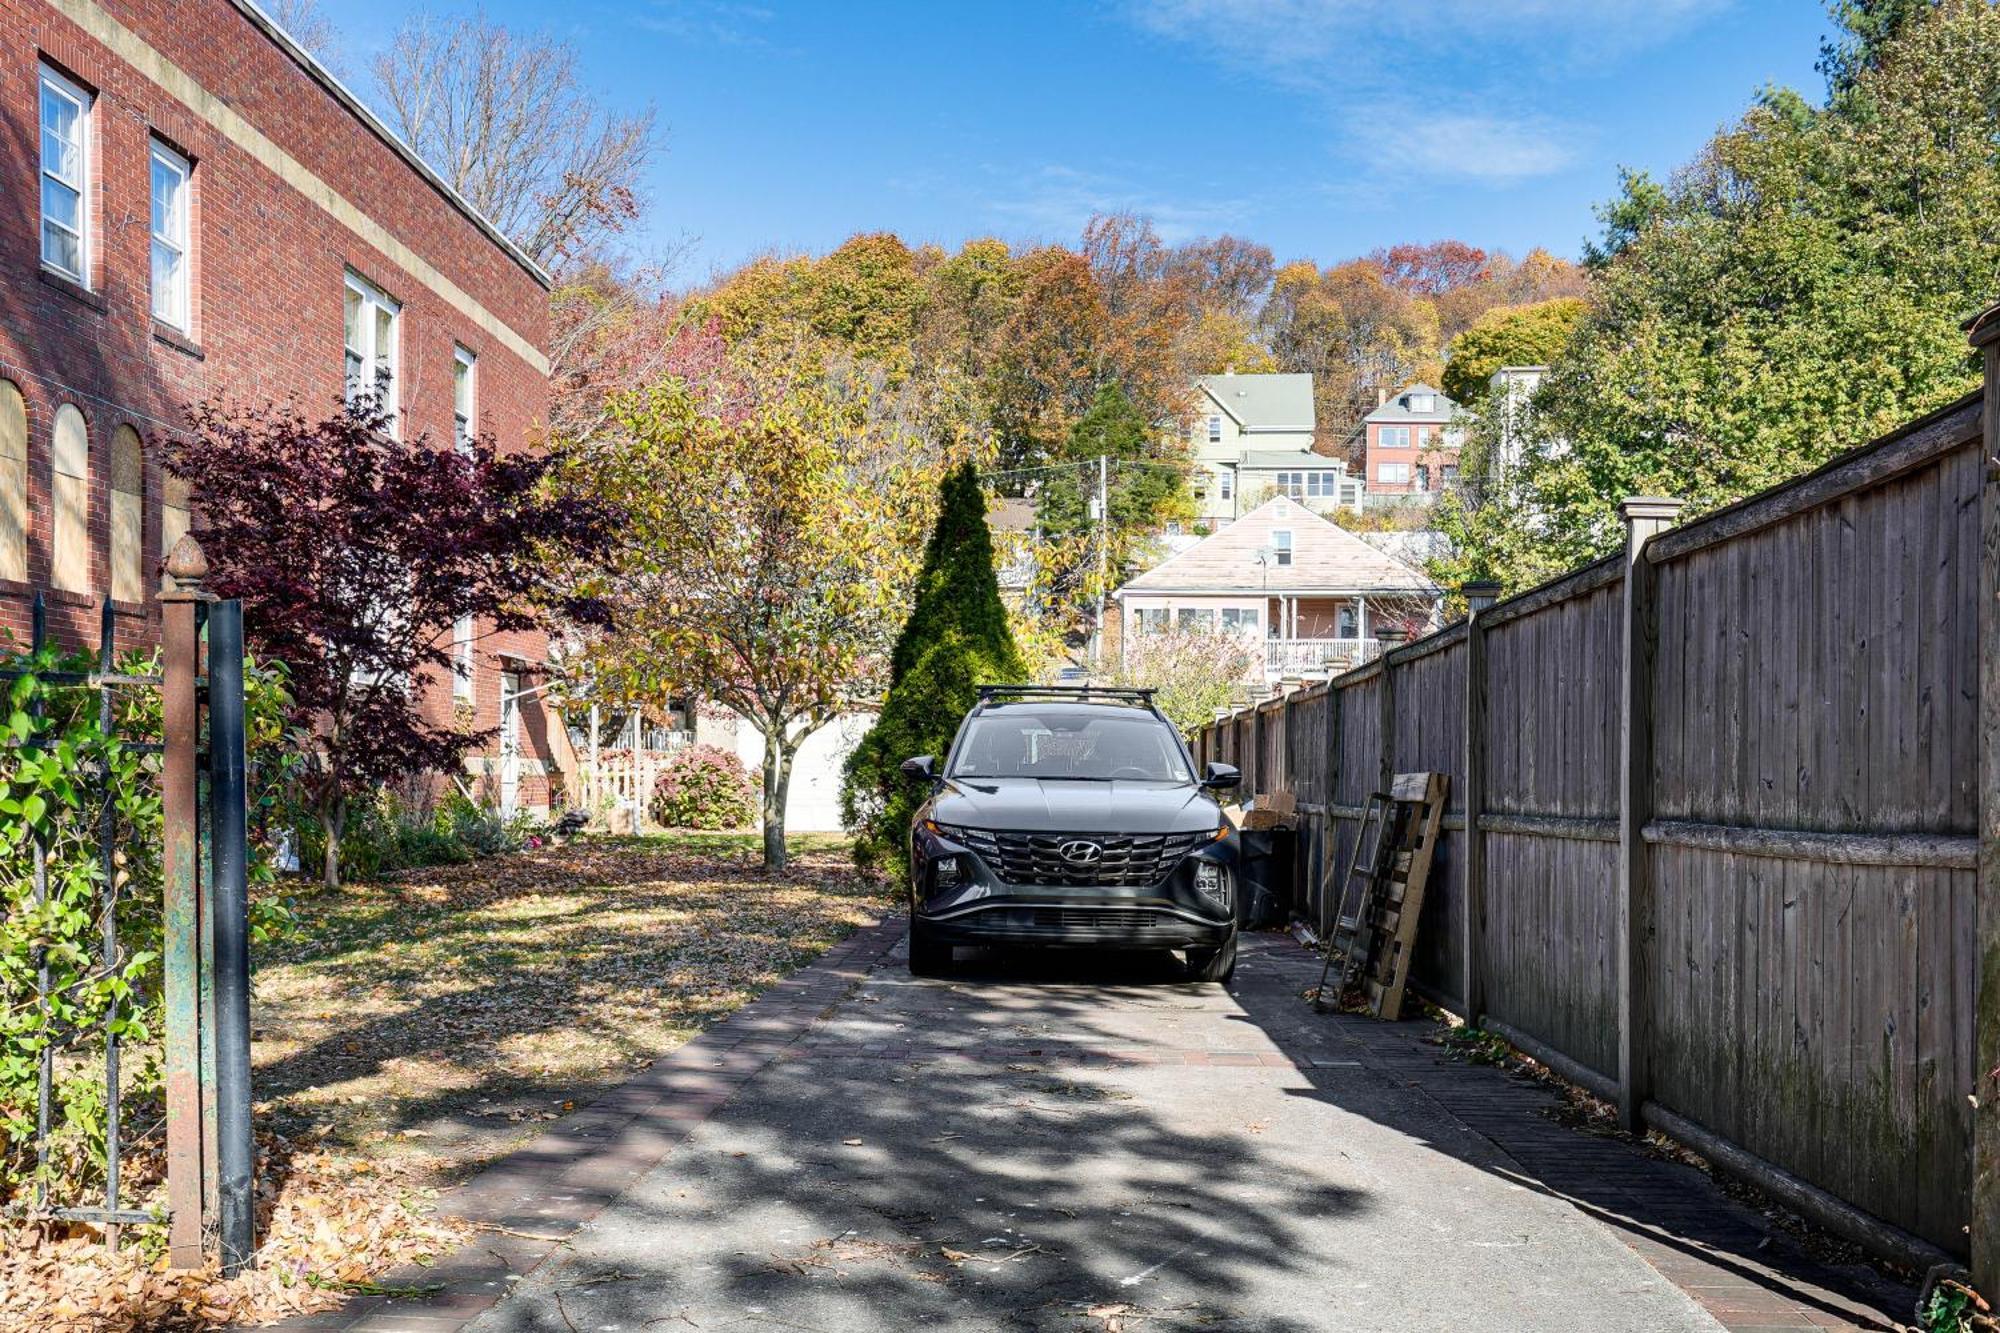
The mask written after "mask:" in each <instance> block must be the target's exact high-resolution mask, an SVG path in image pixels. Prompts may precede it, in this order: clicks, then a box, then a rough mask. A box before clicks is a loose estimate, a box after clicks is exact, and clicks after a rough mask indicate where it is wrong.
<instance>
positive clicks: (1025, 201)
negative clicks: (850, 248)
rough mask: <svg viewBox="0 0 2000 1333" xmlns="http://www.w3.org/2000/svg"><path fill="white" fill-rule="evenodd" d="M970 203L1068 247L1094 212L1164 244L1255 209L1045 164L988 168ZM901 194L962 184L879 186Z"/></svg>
mask: <svg viewBox="0 0 2000 1333" xmlns="http://www.w3.org/2000/svg"><path fill="white" fill-rule="evenodd" d="M982 174H983V176H984V177H985V183H984V184H983V185H981V186H979V187H977V188H976V191H975V202H976V204H977V207H978V211H979V212H980V213H981V214H982V215H985V216H990V217H993V218H996V219H1005V220H1007V221H1009V222H1011V223H1013V224H1014V225H1015V226H1016V227H1018V228H1019V229H1020V231H1021V233H1022V234H1024V235H1025V236H1027V237H1029V238H1033V239H1049V240H1062V241H1073V240H1074V239H1075V238H1076V237H1077V236H1078V235H1080V234H1081V233H1082V231H1083V226H1084V224H1085V223H1086V222H1088V221H1089V220H1090V219H1091V218H1092V217H1093V216H1094V215H1096V214H1099V213H1136V214H1138V215H1139V216H1141V217H1144V218H1148V219H1150V220H1151V221H1152V224H1153V229H1154V230H1155V231H1157V232H1158V233H1159V234H1160V239H1161V240H1163V241H1165V242H1167V244H1169V245H1175V244H1178V243H1180V242H1182V241H1187V240H1192V239H1194V238H1195V237H1197V236H1204V235H1213V234H1215V233H1217V232H1222V231H1231V230H1236V231H1241V230H1244V229H1245V228H1246V227H1247V226H1248V225H1249V222H1248V219H1250V218H1252V217H1254V216H1255V215H1256V214H1257V213H1258V212H1259V211H1260V210H1259V206H1258V205H1257V203H1256V201H1255V200H1253V199H1249V198H1245V197H1241V196H1233V195H1230V194H1227V193H1226V192H1225V191H1224V190H1223V189H1222V188H1221V187H1217V186H1212V185H1209V186H1191V187H1190V190H1191V194H1190V197H1188V198H1174V197H1170V196H1163V195H1161V194H1159V193H1158V192H1157V191H1155V190H1149V189H1147V188H1145V187H1142V186H1140V185H1138V184H1137V183H1135V182H1134V181H1132V180H1130V179H1128V178H1126V177H1123V176H1119V175H1115V174H1112V173H1110V172H1106V171H1085V170H1082V169H1080V168H1077V167H1071V166H1066V165H1063V164H1060V163H1049V164H1045V165H1043V166H1040V167H1037V168H1034V169H1033V170H1030V171H1027V172H1025V173H1021V172H1013V171H1008V170H1006V169H1003V168H1001V167H999V166H996V165H988V166H986V167H985V168H984V169H983V172H982ZM886 183H887V184H888V185H890V186H891V187H892V188H895V189H899V190H903V191H905V192H908V193H917V194H933V193H936V192H937V191H939V190H941V189H952V188H954V187H957V186H960V185H961V184H962V178H956V177H955V178H953V179H950V180H944V179H939V180H928V179H921V178H910V177H904V178H898V179H895V180H891V181H889V182H886Z"/></svg>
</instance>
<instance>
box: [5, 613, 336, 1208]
mask: <svg viewBox="0 0 2000 1333" xmlns="http://www.w3.org/2000/svg"><path fill="white" fill-rule="evenodd" d="M157 666H158V663H157V658H156V657H154V656H153V655H150V654H148V655H143V656H133V657H128V658H126V659H124V660H122V661H121V662H119V663H118V666H117V670H118V672H119V673H120V674H127V675H149V674H153V673H154V672H155V671H156V670H157ZM0 667H5V668H7V669H10V670H17V671H21V672H23V673H24V674H22V675H21V676H19V677H18V678H16V679H14V680H13V681H11V682H8V683H6V684H5V685H4V686H0V732H4V733H5V739H6V741H7V744H5V745H4V746H0V1205H4V1204H8V1203H10V1202H12V1201H13V1199H14V1197H15V1196H16V1195H17V1194H18V1193H19V1192H20V1190H21V1189H22V1187H23V1185H24V1184H25V1182H26V1181H27V1180H28V1178H29V1176H30V1174H31V1173H32V1171H33V1166H34V1163H33V1157H32V1153H31V1148H32V1133H33V1129H34V1123H35V1093H36V1070H37V1067H38V1066H39V1064H40V1058H41V1054H42V1052H43V1051H45V1050H50V1049H53V1050H55V1051H56V1052H57V1053H58V1054H57V1059H56V1065H55V1069H56V1078H55V1081H54V1086H53V1088H52V1092H53V1097H52V1103H53V1110H54V1112H55V1114H54V1116H53V1120H52V1133H51V1135H50V1138H49V1141H48V1145H49V1154H50V1155H49V1161H50V1168H49V1178H50V1181H49V1183H50V1184H51V1186H52V1187H53V1188H54V1190H55V1191H56V1192H57V1193H58V1194H59V1195H65V1196H69V1197H75V1196H77V1195H78V1194H79V1193H80V1192H82V1191H84V1190H86V1189H95V1188H97V1187H99V1186H100V1185H101V1183H102V1179H103V1170H104V1153H105V1144H104V1107H103V1090H102V1078H103V1074H102V1064H101V1059H102V1054H103V1049H104V1047H103V1039H104V1038H103V1034H104V1027H105V1023H106V1020H107V1019H110V1018H113V1017H115V1019H116V1023H115V1026H116V1028H117V1031H118V1034H119V1037H120V1039H121V1041H122V1042H123V1043H125V1045H126V1048H127V1056H126V1065H125V1068H126V1070H127V1071H128V1073H129V1076H130V1077H129V1081H128V1083H127V1095H128V1096H129V1098H130V1101H131V1106H130V1108H129V1109H128V1114H129V1115H132V1116H133V1117H134V1118H135V1119H137V1118H139V1117H140V1116H142V1115H143V1114H144V1113H145V1103H146V1102H147V1100H148V1099H149V1098H151V1097H152V1096H154V1095H156V1094H157V1093H158V1091H159V1078H158V1060H157V1045H156V1042H155V1037H156V1034H157V1033H158V1031H159V1012H160V1009H159V1006H160V999H159V996H160V972H161V958H160V949H161V927H162V914H161V907H160V904H161V894H162V889H163V883H162V880H163V876H162V870H161V860H160V839H161V834H162V826H163V819H162V807H161V792H160V768H161V762H162V761H161V759H160V756H159V755H158V754H156V753H150V752H148V750H147V749H145V748H142V747H147V746H152V745H156V744H157V743H158V742H159V740H160V739H161V718H160V692H159V691H158V690H157V689H155V688H150V687H143V686H142V687H134V688H131V689H127V690H121V691H119V692H118V694H117V695H116V696H115V698H114V701H113V710H112V722H111V725H110V726H109V727H105V726H103V725H101V724H100V715H99V696H98V692H97V691H96V690H94V689H90V688H88V687H82V686H76V685H67V684H59V683H56V682H53V681H51V680H50V679H48V677H49V676H51V675H53V674H54V673H57V672H88V671H94V670H95V669H96V667H97V661H96V658H95V655H94V654H70V655H65V654H62V653H60V652H59V651H58V650H56V649H55V648H53V647H50V648H44V649H43V650H41V651H40V652H36V653H33V654H21V653H0ZM244 685H245V696H246V697H245V719H244V720H245V723H246V730H247V734H246V741H247V751H248V752H247V755H246V758H247V759H248V761H249V764H248V770H247V772H246V777H247V778H248V781H249V791H248V796H249V802H250V814H251V825H250V828H251V845H250V865H249V869H250V877H251V881H250V887H251V901H250V926H251V932H252V938H253V939H254V940H258V941H263V940H268V939H270V938H271V937H272V936H274V935H278V934H282V933H283V932H285V931H286V930H287V929H288V928H289V926H290V922H291V918H290V913H289V911H288V909H287V906H286V904H285V903H284V902H283V901H281V900H280V899H278V898H277V897H276V896H275V895H274V894H273V893H271V891H270V890H271V884H272V880H273V879H274V877H275V868H274V866H273V863H272V857H271V850H272V848H271V847H270V845H269V842H268V841H267V839H266V837H265V832H266V830H267V829H270V828H272V827H273V826H274V823H273V818H272V816H273V813H274V812H279V817H277V818H276V820H275V827H277V828H280V829H282V827H283V826H284V823H285V822H286V821H285V820H284V818H283V817H282V812H283V811H284V810H285V809H287V808H288V807H289V803H290V801H291V797H290V795H289V794H288V792H287V790H286V789H287V788H288V786H289V785H290V783H291V782H292V780H293V778H294V776H295V775H296V772H297V769H298V765H299V762H300V760H301V757H302V755H303V747H302V738H301V737H300V736H298V735H297V734H296V733H295V732H293V731H291V730H290V729H289V728H288V727H287V725H286V723H285V721H284V719H285V716H286V714H287V711H288V709H289V706H290V701H289V698H288V697H287V694H286V691H285V686H284V674H283V672H282V671H280V670H277V669H275V668H271V667H266V666H262V665H260V664H258V663H256V662H255V661H249V662H246V663H245V664H244ZM107 798H108V803H109V806H110V815H111V822H112V825H113V835H112V836H113V840H114V842H115V858H114V871H113V873H114V874H115V876H116V881H115V882H116V883H117V885H118V890H119V892H118V895H117V901H116V907H115V911H116V924H117V929H118V945H119V957H118V959H117V960H116V961H115V962H114V963H113V964H112V965H110V966H108V967H107V966H106V965H105V961H104V959H103V958H102V956H101V950H102V938H101V932H102V929H103V924H104V923H103V900H104V888H105V883H104V867H103V865H102V862H101V860H100V850H99V843H98V836H99V831H100V823H99V821H100V819H101V818H102V816H103V814H104V810H105V805H106V802H107ZM38 867H39V868H40V869H41V870H42V871H43V872H44V873H43V874H42V876H41V877H40V882H39V883H38V882H37V876H36V873H35V871H36V869H37V868H38ZM43 965H46V967H47V969H48V974H49V985H48V990H47V994H46V995H42V994H39V993H38V990H39V987H38V971H39V968H40V967H41V966H43Z"/></svg>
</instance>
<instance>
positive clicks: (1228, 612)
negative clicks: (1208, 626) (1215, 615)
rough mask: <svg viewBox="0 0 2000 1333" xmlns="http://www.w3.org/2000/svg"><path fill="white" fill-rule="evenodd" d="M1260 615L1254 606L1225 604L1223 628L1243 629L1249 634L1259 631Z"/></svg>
mask: <svg viewBox="0 0 2000 1333" xmlns="http://www.w3.org/2000/svg"><path fill="white" fill-rule="evenodd" d="M1259 619H1260V617H1259V616H1258V614H1257V608H1256V607H1254V606H1225V607H1223V608H1222V628H1224V629H1233V630H1241V631H1243V632H1245V633H1248V634H1255V633H1256V632H1257V624H1258V621H1259Z"/></svg>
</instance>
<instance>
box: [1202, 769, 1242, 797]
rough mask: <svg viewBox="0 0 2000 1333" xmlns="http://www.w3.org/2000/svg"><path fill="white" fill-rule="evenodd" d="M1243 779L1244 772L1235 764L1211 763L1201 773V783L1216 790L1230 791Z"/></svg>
mask: <svg viewBox="0 0 2000 1333" xmlns="http://www.w3.org/2000/svg"><path fill="white" fill-rule="evenodd" d="M1242 780H1243V774H1242V773H1240V772H1238V771H1237V768H1236V765H1234V764H1210V765H1209V766H1208V768H1207V770H1206V771H1205V772H1203V773H1202V775H1201V785H1202V786H1204V787H1210V788H1213V789H1214V790H1216V791H1229V790H1231V789H1232V788H1234V787H1235V786H1236V784H1237V783H1239V782H1241V781H1242Z"/></svg>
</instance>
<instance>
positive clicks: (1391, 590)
mask: <svg viewBox="0 0 2000 1333" xmlns="http://www.w3.org/2000/svg"><path fill="white" fill-rule="evenodd" d="M1114 596H1115V598H1116V600H1117V602H1118V606H1119V614H1120V615H1121V616H1122V617H1123V623H1124V629H1125V633H1124V635H1123V636H1122V637H1121V640H1120V643H1121V652H1122V651H1125V650H1126V649H1127V648H1129V646H1130V645H1131V644H1132V643H1133V642H1135V641H1136V640H1137V639H1138V638H1139V637H1141V636H1143V635H1145V634H1147V633H1150V632H1156V631H1159V630H1163V629H1165V628H1167V627H1168V626H1179V627H1184V628H1190V629H1209V630H1222V631H1232V632H1235V633H1238V634H1241V635H1242V636H1243V637H1244V639H1245V640H1246V641H1249V642H1251V643H1252V644H1254V645H1255V646H1256V647H1257V648H1258V649H1259V650H1260V651H1259V658H1260V660H1259V663H1258V674H1259V676H1260V677H1261V678H1262V679H1266V680H1276V679H1278V678H1279V677H1282V676H1301V675H1323V674H1327V673H1330V672H1335V671H1345V670H1346V669H1347V668H1349V667H1352V666H1357V665H1359V664H1360V663H1362V662H1364V661H1366V660H1367V659H1368V658H1370V657H1372V656H1373V655H1374V653H1375V651H1376V640H1375V630H1376V628H1377V622H1378V621H1379V620H1380V619H1381V618H1382V617H1384V616H1387V617H1392V618H1393V619H1394V620H1396V621H1398V622H1401V623H1403V624H1404V625H1411V624H1415V625H1419V626H1421V625H1428V624H1435V623H1436V621H1437V618H1438V615H1439V612H1440V609H1441V608H1442V606H1443V599H1444V594H1443V590H1442V589H1440V588H1439V587H1437V585H1436V584H1434V583H1432V582H1431V580H1430V579H1429V578H1428V577H1426V576H1425V575H1424V574H1423V573H1421V572H1420V571H1418V570H1416V569H1414V568H1412V567H1411V566H1409V565H1406V564H1404V563H1403V562H1402V561H1400V560H1397V559H1395V558H1394V557H1392V556H1389V555H1387V554H1385V553H1384V552H1382V551H1379V550H1377V549H1376V548H1375V547H1373V546H1371V545H1369V544H1368V543H1367V542H1365V541H1363V540H1361V538H1359V537H1357V536H1355V535H1354V534H1353V533H1351V532H1348V531H1347V530H1346V529H1344V528H1341V527H1339V526H1337V525H1335V524H1333V523H1330V522H1328V521H1327V520H1326V519H1324V518H1322V517H1320V516H1319V515H1318V514H1315V513H1313V512H1312V511H1311V510H1310V509H1308V508H1306V506H1305V505H1303V504H1300V503H1299V502H1298V501H1296V500H1292V499H1290V498H1288V497H1285V496H1279V497H1277V498H1276V499H1272V500H1268V501H1266V502H1265V503H1263V504H1261V505H1259V506H1258V507H1257V508H1256V509H1254V510H1252V511H1250V512H1249V513H1247V514H1245V515H1244V516H1243V517H1242V518H1241V519H1239V520H1237V521H1236V522H1234V523H1232V524H1230V525H1229V526H1228V527H1226V528H1223V529H1222V530H1221V531H1220V532H1216V533H1213V534H1211V535H1210V536H1208V537H1205V538H1203V539H1202V540H1201V541H1199V542H1197V543H1196V544H1195V545H1193V546H1192V547H1189V548H1188V549H1187V550H1185V551H1182V552H1181V553H1180V554H1178V555H1175V556H1173V557H1172V558H1171V559H1169V560H1167V561H1165V562H1164V563H1162V564H1160V565H1158V566H1157V567H1155V568H1153V569H1150V570H1148V571H1146V572H1145V573H1144V574H1141V575H1139V576H1138V577H1137V578H1135V579H1133V580H1131V581H1130V582H1129V583H1127V584H1126V585H1125V586H1124V587H1122V588H1120V589H1119V590H1118V591H1117V592H1116V593H1115V594H1114Z"/></svg>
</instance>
